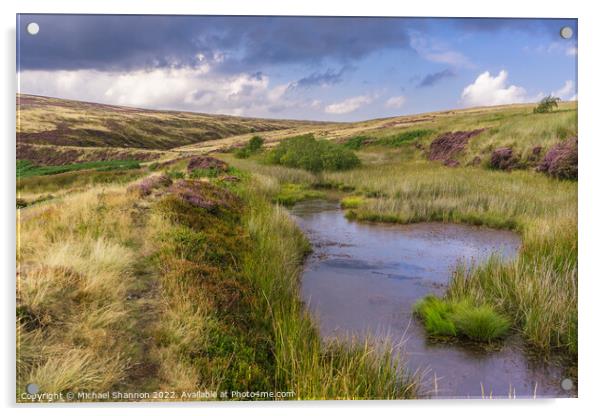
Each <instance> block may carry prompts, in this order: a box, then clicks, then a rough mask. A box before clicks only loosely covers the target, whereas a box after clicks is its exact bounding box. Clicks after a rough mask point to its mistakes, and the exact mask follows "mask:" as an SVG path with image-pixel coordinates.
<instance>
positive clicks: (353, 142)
mask: <svg viewBox="0 0 602 416" xmlns="http://www.w3.org/2000/svg"><path fill="white" fill-rule="evenodd" d="M367 140H369V138H368V137H366V136H355V137H352V138H351V139H349V140H347V141H346V142H345V143H343V146H344V147H346V148H347V149H351V150H359V148H360V147H362V146H363V145H364V144H365V143H366V141H367Z"/></svg>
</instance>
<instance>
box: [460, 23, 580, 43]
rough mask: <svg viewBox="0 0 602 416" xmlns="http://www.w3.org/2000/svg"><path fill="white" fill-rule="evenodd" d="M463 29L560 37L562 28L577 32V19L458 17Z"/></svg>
mask: <svg viewBox="0 0 602 416" xmlns="http://www.w3.org/2000/svg"><path fill="white" fill-rule="evenodd" d="M454 22H455V23H456V25H457V26H458V27H459V28H461V29H462V30H467V31H471V32H475V31H476V32H479V31H480V32H499V31H502V30H514V31H522V32H528V33H533V34H535V35H537V34H544V35H546V36H549V37H552V38H560V29H561V28H562V27H564V26H570V27H571V28H572V29H573V32H574V33H575V39H576V34H577V19H499V18H495V19H494V18H474V19H458V20H455V21H454Z"/></svg>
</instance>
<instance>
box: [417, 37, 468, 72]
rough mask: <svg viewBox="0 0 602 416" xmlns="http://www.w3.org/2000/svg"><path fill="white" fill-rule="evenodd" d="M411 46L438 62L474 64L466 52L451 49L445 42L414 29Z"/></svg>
mask: <svg viewBox="0 0 602 416" xmlns="http://www.w3.org/2000/svg"><path fill="white" fill-rule="evenodd" d="M410 46H411V47H412V48H413V49H414V50H415V51H416V52H417V53H418V55H420V56H421V57H422V58H424V59H426V60H428V61H431V62H436V63H441V64H447V65H451V66H454V67H466V68H471V67H473V66H474V65H473V64H472V62H470V59H468V58H467V57H466V56H464V54H462V53H461V52H458V51H454V50H452V49H450V48H449V47H448V46H447V45H446V44H445V43H443V42H440V41H437V40H435V39H432V38H427V37H425V36H424V35H423V34H422V33H420V32H416V31H413V32H411V35H410Z"/></svg>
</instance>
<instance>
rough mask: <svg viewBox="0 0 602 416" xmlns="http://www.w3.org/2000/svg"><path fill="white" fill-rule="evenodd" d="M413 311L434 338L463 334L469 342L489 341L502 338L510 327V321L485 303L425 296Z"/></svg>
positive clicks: (460, 335) (461, 335)
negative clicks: (478, 303) (479, 303)
mask: <svg viewBox="0 0 602 416" xmlns="http://www.w3.org/2000/svg"><path fill="white" fill-rule="evenodd" d="M414 310H415V312H416V314H417V315H418V316H419V317H420V319H421V320H422V321H423V323H424V326H425V329H426V331H427V332H428V334H429V335H430V336H433V337H443V338H447V337H465V338H468V339H469V340H471V341H477V342H491V341H494V340H497V339H500V338H502V337H504V336H505V335H506V334H507V333H508V330H509V329H510V320H509V319H508V318H506V317H505V316H503V315H500V314H499V313H498V312H496V311H495V309H494V308H493V307H492V306H491V305H487V304H482V305H474V304H472V303H471V302H470V301H466V300H460V301H450V300H445V299H439V298H437V297H435V296H427V297H425V298H424V299H422V300H420V301H419V302H418V303H417V304H416V306H415V309H414Z"/></svg>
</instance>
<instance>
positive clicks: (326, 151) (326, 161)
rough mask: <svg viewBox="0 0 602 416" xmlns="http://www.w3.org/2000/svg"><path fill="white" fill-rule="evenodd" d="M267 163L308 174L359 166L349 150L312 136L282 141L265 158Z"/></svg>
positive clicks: (356, 158) (353, 154)
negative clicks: (307, 172)
mask: <svg viewBox="0 0 602 416" xmlns="http://www.w3.org/2000/svg"><path fill="white" fill-rule="evenodd" d="M267 161H268V163H272V164H276V165H284V166H287V167H291V168H301V169H305V170H308V171H310V172H314V173H317V172H321V171H324V170H330V171H333V170H346V169H351V168H354V167H356V166H359V165H360V160H359V159H358V157H357V156H356V155H355V153H353V152H352V151H351V150H349V149H347V148H345V147H343V146H341V145H338V144H336V143H332V142H329V141H326V140H316V139H315V138H314V136H313V135H312V134H308V135H304V136H297V137H292V138H290V139H286V140H283V141H282V142H280V143H279V144H278V146H276V148H275V149H274V150H272V151H271V152H270V153H269V154H268V157H267Z"/></svg>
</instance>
